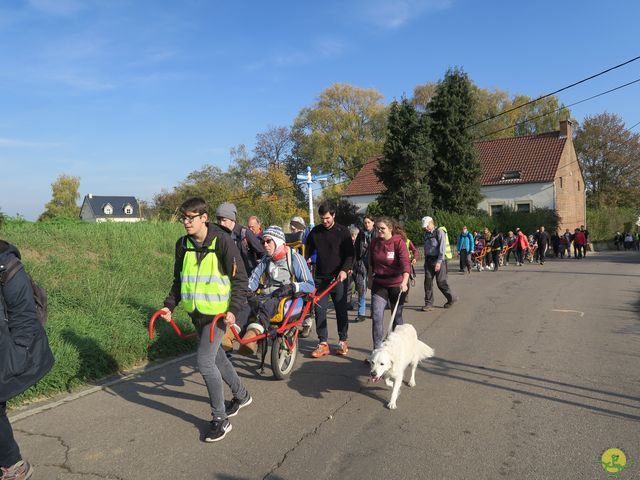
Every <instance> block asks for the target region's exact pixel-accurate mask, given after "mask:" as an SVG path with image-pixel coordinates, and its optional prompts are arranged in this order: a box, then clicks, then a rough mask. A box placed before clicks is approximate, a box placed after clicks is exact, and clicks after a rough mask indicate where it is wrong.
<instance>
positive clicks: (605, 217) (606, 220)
mask: <svg viewBox="0 0 640 480" xmlns="http://www.w3.org/2000/svg"><path fill="white" fill-rule="evenodd" d="M639 213H640V212H638V210H637V209H634V208H623V207H608V208H606V207H605V208H589V209H587V229H588V230H589V240H590V241H599V240H612V239H613V237H614V235H615V234H616V232H620V233H622V232H636V231H637V230H638V227H637V225H636V222H637V221H638V216H639Z"/></svg>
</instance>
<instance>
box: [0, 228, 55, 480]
mask: <svg viewBox="0 0 640 480" xmlns="http://www.w3.org/2000/svg"><path fill="white" fill-rule="evenodd" d="M0 287H1V288H0V304H1V305H0V317H1V318H0V471H1V472H2V476H1V477H0V478H2V479H5V478H6V479H20V480H22V479H26V478H30V477H31V475H32V474H33V467H32V466H31V464H30V463H29V462H28V461H26V460H24V459H23V458H22V456H21V454H20V448H19V447H18V444H17V443H16V441H15V438H14V436H13V429H12V428H11V424H10V423H9V419H8V417H7V402H8V401H9V400H11V399H12V398H15V397H16V396H18V395H19V394H21V393H22V392H24V391H25V390H26V389H28V388H29V387H31V386H32V385H34V384H35V383H36V382H38V380H40V379H41V378H42V377H44V376H45V375H46V374H47V372H49V370H51V367H52V366H53V363H54V358H53V354H52V353H51V349H50V348H49V342H48V340H47V334H46V333H45V330H44V326H43V323H44V321H45V320H46V313H45V314H44V316H43V315H42V310H40V313H41V315H40V318H38V316H39V314H38V306H37V304H38V303H40V304H41V302H42V297H41V296H40V295H38V296H36V294H35V293H34V289H35V290H39V287H37V286H35V285H34V284H33V283H32V280H31V279H30V277H29V275H28V274H27V273H26V272H25V270H24V267H23V266H22V263H20V252H19V251H18V249H17V248H16V247H15V246H13V245H11V244H9V243H7V242H5V241H1V240H0ZM41 306H42V304H41Z"/></svg>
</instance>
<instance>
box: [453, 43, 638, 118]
mask: <svg viewBox="0 0 640 480" xmlns="http://www.w3.org/2000/svg"><path fill="white" fill-rule="evenodd" d="M638 59H640V55H639V56H637V57H634V58H632V59H630V60H627V61H626V62H622V63H620V64H618V65H615V66H613V67H611V68H607V69H606V70H603V71H601V72H599V73H596V74H594V75H591V76H590V77H587V78H583V79H582V80H579V81H577V82H574V83H572V84H571V85H567V86H566V87H562V88H559V89H558V90H556V91H554V92H551V93H547V94H546V95H542V96H541V97H538V98H536V99H534V100H530V101H528V102H526V103H523V104H522V105H518V106H516V107H512V108H510V109H508V110H505V111H503V112H500V113H497V114H496V115H492V116H491V117H488V118H485V119H484V120H480V121H479V122H476V123H473V124H471V125H467V126H466V127H465V129H466V128H472V127H475V126H476V125H480V124H482V123H485V122H488V121H489V120H493V119H494V118H498V117H500V116H502V115H506V114H507V113H510V112H513V111H514V110H518V109H520V108H522V107H526V106H527V105H531V104H533V103H536V102H538V101H540V100H542V99H544V98H547V97H551V96H553V95H555V94H557V93H560V92H563V91H565V90H568V89H570V88H572V87H575V86H576V85H580V84H581V83H584V82H587V81H589V80H592V79H594V78H596V77H599V76H600V75H604V74H605V73H608V72H610V71H612V70H615V69H616V68H620V67H623V66H624V65H628V64H629V63H632V62H635V61H636V60H638Z"/></svg>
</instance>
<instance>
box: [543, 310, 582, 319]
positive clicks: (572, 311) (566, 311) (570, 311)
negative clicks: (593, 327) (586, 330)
mask: <svg viewBox="0 0 640 480" xmlns="http://www.w3.org/2000/svg"><path fill="white" fill-rule="evenodd" d="M551 311H552V312H561V313H579V314H580V316H581V317H584V312H581V311H580V310H558V309H555V308H554V309H553V310H551Z"/></svg>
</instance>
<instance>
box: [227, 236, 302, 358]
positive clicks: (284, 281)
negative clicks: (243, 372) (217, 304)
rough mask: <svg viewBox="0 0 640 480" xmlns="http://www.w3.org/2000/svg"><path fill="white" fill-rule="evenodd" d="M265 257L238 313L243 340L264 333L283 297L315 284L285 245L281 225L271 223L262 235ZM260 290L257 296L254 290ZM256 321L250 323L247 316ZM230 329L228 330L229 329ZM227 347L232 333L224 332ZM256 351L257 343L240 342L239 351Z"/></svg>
mask: <svg viewBox="0 0 640 480" xmlns="http://www.w3.org/2000/svg"><path fill="white" fill-rule="evenodd" d="M262 237H263V240H262V242H263V244H264V249H265V256H264V257H262V260H261V261H260V263H259V264H258V265H257V266H256V268H255V269H254V270H253V272H252V273H251V277H250V278H249V302H248V304H247V305H246V306H245V307H244V308H243V309H242V310H241V311H240V312H238V316H237V318H236V325H235V326H234V328H238V329H239V330H238V331H239V332H242V331H243V330H244V327H245V326H246V332H244V336H243V340H246V339H248V338H253V337H255V336H257V335H260V334H262V333H264V331H265V329H266V328H268V327H269V322H270V320H271V318H272V317H273V316H274V315H275V314H276V312H277V311H278V307H279V304H280V301H281V300H282V299H283V298H287V297H293V296H294V295H296V294H298V293H313V291H314V290H315V284H314V282H313V276H312V275H311V271H310V270H309V267H308V266H307V262H306V261H305V259H304V257H303V256H302V255H300V254H299V253H298V252H296V251H295V250H294V249H293V248H290V247H288V246H287V245H286V241H285V235H284V232H283V231H282V228H280V227H278V226H277V225H271V226H270V227H269V228H267V229H266V230H265V231H264V233H263V234H262ZM256 291H259V293H258V294H257V295H255V292H256ZM251 317H254V318H255V321H254V322H253V323H250V324H249V325H247V323H249V318H251ZM229 331H231V329H229ZM225 337H226V338H225V340H223V341H224V342H226V345H223V346H226V347H231V345H232V341H233V338H234V337H233V336H229V333H227V335H225ZM256 350H257V342H249V343H247V344H245V345H241V346H240V348H239V349H238V353H239V354H241V355H248V356H250V355H253V354H255V353H256Z"/></svg>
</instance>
